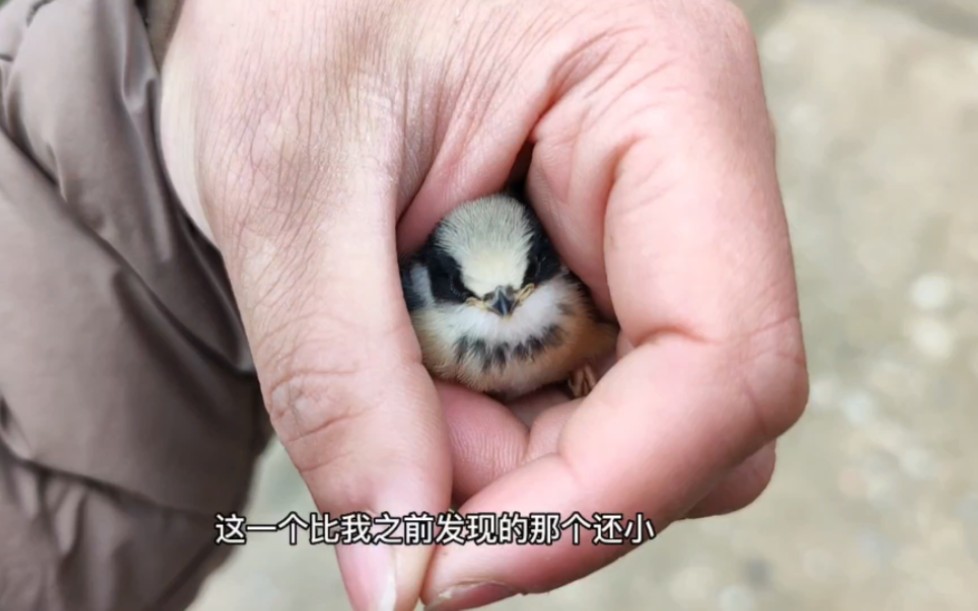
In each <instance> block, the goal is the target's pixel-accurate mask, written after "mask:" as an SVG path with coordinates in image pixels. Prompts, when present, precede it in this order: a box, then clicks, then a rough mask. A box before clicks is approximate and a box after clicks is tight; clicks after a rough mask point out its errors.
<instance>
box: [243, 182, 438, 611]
mask: <svg viewBox="0 0 978 611" xmlns="http://www.w3.org/2000/svg"><path fill="white" fill-rule="evenodd" d="M340 192H342V193H343V195H342V196H339V195H338V194H337V193H336V192H334V193H333V194H331V195H329V196H328V197H327V198H326V201H325V202H324V203H323V204H322V206H321V209H322V212H321V214H319V215H317V216H319V217H321V218H317V219H316V220H312V219H310V218H308V217H306V215H300V216H301V217H306V222H305V223H303V224H301V225H298V224H297V225H295V226H293V227H292V228H290V229H288V230H286V231H278V230H272V231H271V232H270V233H268V234H267V235H266V237H260V238H259V237H255V235H256V233H259V232H249V231H247V230H245V231H241V232H239V233H241V234H247V235H249V236H251V237H249V238H247V239H243V240H241V241H240V242H238V243H236V244H235V245H234V246H232V247H231V249H230V250H231V251H233V252H235V253H236V254H235V256H234V258H233V259H234V261H233V264H231V263H229V269H231V270H234V271H233V272H232V277H233V280H232V282H234V283H235V288H236V294H237V295H238V298H239V299H240V300H241V302H242V312H243V314H244V319H245V326H246V330H247V332H248V335H249V338H250V340H251V342H252V346H253V351H254V358H255V363H256V368H257V370H258V375H259V379H260V381H261V385H262V390H263V395H264V397H265V400H266V405H267V408H268V411H269V414H270V417H271V420H272V424H273V426H274V428H275V431H276V433H277V434H278V436H279V438H280V439H281V441H282V443H283V445H284V446H285V449H286V450H287V452H288V453H289V456H290V457H291V459H292V461H293V463H294V464H295V466H296V467H297V468H298V470H299V472H300V473H301V474H302V477H303V479H304V480H305V482H306V484H307V485H308V487H309V490H310V492H311V494H312V496H313V498H314V500H315V502H316V505H317V506H318V507H319V509H320V510H321V511H324V512H328V513H329V514H330V517H332V518H337V517H338V516H340V515H342V514H351V513H354V512H367V513H369V514H371V515H373V516H379V515H380V514H382V513H383V512H389V513H390V515H391V516H394V517H402V516H404V515H406V514H408V513H410V512H427V513H438V512H440V511H444V510H445V509H447V507H448V504H449V501H450V482H451V473H450V453H449V443H448V435H447V430H446V428H445V426H444V424H443V420H442V418H441V415H440V412H439V402H438V399H437V395H436V393H435V389H434V386H433V384H432V382H431V379H430V376H429V375H428V373H427V371H426V370H425V369H424V368H423V367H422V365H421V360H420V352H419V349H418V346H417V340H416V339H415V336H414V334H413V331H412V328H411V326H410V320H409V319H408V316H407V312H406V308H405V306H404V300H403V297H402V293H401V289H400V282H399V276H398V272H397V264H396V251H395V241H394V237H393V236H394V214H393V209H394V205H393V202H392V201H391V200H389V199H388V198H389V196H390V194H386V193H377V192H363V191H361V192H354V191H351V190H349V189H346V188H344V189H342V190H341V191H340ZM343 202H346V203H343ZM349 202H367V203H364V204H362V205H359V206H355V205H352V204H350V203H349ZM373 202H377V203H373ZM251 222H252V223H254V224H260V221H259V220H257V219H255V220H253V221H251ZM337 552H338V558H339V563H340V569H341V571H342V574H343V579H344V582H345V584H346V587H347V590H348V593H349V595H350V598H351V600H352V602H353V604H354V608H356V609H358V610H359V609H371V610H374V609H390V610H393V609H410V608H413V606H414V604H415V603H416V601H417V598H418V596H419V590H420V585H421V582H422V580H423V578H424V573H425V570H426V568H427V562H428V559H429V556H430V553H431V549H430V548H428V547H424V546H390V545H386V544H379V545H341V546H339V547H338V548H337ZM395 601H396V603H397V604H396V605H395Z"/></svg>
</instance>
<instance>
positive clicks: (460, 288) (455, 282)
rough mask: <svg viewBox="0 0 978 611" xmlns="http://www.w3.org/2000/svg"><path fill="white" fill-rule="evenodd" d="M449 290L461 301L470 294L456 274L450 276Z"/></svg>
mask: <svg viewBox="0 0 978 611" xmlns="http://www.w3.org/2000/svg"><path fill="white" fill-rule="evenodd" d="M451 289H452V293H454V294H455V296H456V297H458V298H459V300H463V299H465V298H466V297H468V296H470V295H471V292H470V291H469V290H468V289H467V288H465V285H464V284H463V283H462V276H461V275H458V274H454V275H452V278H451Z"/></svg>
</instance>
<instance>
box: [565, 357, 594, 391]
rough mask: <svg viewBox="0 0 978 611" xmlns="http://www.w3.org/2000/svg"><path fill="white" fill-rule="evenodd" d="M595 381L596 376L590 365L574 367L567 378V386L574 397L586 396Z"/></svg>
mask: <svg viewBox="0 0 978 611" xmlns="http://www.w3.org/2000/svg"><path fill="white" fill-rule="evenodd" d="M597 383H598V379H597V376H595V374H594V369H593V368H592V367H591V366H590V365H584V366H583V367H581V368H579V369H575V370H574V371H572V372H571V374H570V377H569V378H568V379H567V386H568V387H569V388H570V391H571V395H573V396H574V398H575V399H580V398H581V397H586V396H587V395H588V394H589V393H590V392H591V390H592V389H593V388H594V387H595V386H596V385H597Z"/></svg>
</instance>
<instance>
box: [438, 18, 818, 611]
mask: <svg viewBox="0 0 978 611" xmlns="http://www.w3.org/2000/svg"><path fill="white" fill-rule="evenodd" d="M718 23H719V25H718ZM718 23H707V24H705V25H702V24H701V25H702V27H703V28H704V30H706V31H705V32H699V33H698V34H699V39H701V40H709V41H711V46H710V47H709V48H707V46H705V44H704V46H702V47H697V48H695V49H693V51H694V52H693V53H688V54H686V55H685V56H684V58H681V59H679V58H677V59H674V60H673V63H672V64H670V67H669V68H666V69H664V70H663V71H660V72H658V73H656V74H653V75H649V74H647V71H648V69H647V66H648V65H650V64H651V65H655V61H654V60H653V61H651V62H650V61H647V60H648V59H649V58H648V57H645V56H644V54H643V51H642V50H639V51H637V52H635V53H633V54H632V55H631V61H629V62H628V63H627V64H624V65H616V66H615V70H614V73H613V74H608V73H601V71H600V70H598V71H597V73H596V74H594V75H592V76H593V78H594V79H595V80H596V81H598V82H601V83H602V85H601V87H603V89H600V88H599V89H598V91H600V96H602V99H597V98H598V95H599V94H598V93H595V91H596V90H595V89H594V88H593V87H588V86H586V85H585V86H580V87H578V88H577V89H576V90H572V91H570V92H568V93H567V94H566V95H565V96H564V97H563V98H562V99H561V101H559V102H558V103H557V104H556V105H555V107H554V108H553V109H552V110H551V111H550V113H549V114H548V115H547V116H546V117H545V118H544V120H543V121H542V123H541V125H540V127H539V129H538V132H537V133H538V142H537V145H536V151H535V156H534V164H533V166H531V174H530V180H531V183H530V188H531V193H534V191H535V195H537V196H541V197H542V199H544V200H546V201H548V202H549V205H548V206H544V210H543V214H544V215H545V216H547V217H548V218H545V219H544V222H545V223H547V224H548V226H549V227H550V228H554V227H557V230H558V231H559V230H560V226H559V224H558V223H556V222H555V219H554V216H555V215H561V214H562V215H565V216H564V217H563V222H564V223H565V224H566V223H568V222H570V221H568V218H570V219H573V218H574V217H575V215H576V216H577V217H579V218H582V219H584V218H587V216H588V214H587V210H594V209H597V208H600V207H601V206H602V205H603V201H604V198H606V200H607V202H608V203H607V209H606V213H605V215H604V232H603V236H604V237H603V244H602V248H601V251H602V253H603V257H604V262H605V267H606V276H607V285H606V286H607V295H608V297H609V298H610V301H611V304H612V305H613V307H614V311H615V314H616V316H617V318H618V321H619V323H620V325H621V328H622V332H623V333H624V334H625V336H626V338H627V339H628V341H629V342H630V343H631V344H633V345H634V346H635V349H634V350H633V351H631V352H630V353H629V354H628V355H626V356H625V357H624V358H623V359H622V360H621V361H619V363H618V364H617V365H616V366H615V367H614V368H613V369H612V370H611V371H610V372H609V373H608V374H607V375H606V376H605V378H604V379H602V380H601V382H600V383H599V384H598V385H597V387H596V388H595V389H594V391H593V392H592V394H591V395H590V396H588V397H587V399H586V400H585V401H584V402H583V403H582V405H581V408H580V409H579V410H578V412H577V413H575V414H574V416H573V417H571V418H570V419H569V421H568V422H567V425H566V427H565V428H564V430H563V433H562V435H561V438H560V441H559V444H558V451H557V452H556V453H554V454H551V455H549V456H545V457H543V458H541V459H539V460H537V461H534V462H532V463H530V464H527V465H525V466H524V467H522V468H520V469H518V470H516V471H513V472H511V473H509V474H507V475H506V476H504V477H502V478H500V479H499V480H497V481H496V482H494V483H493V484H491V485H490V486H488V487H487V488H485V489H484V490H482V491H481V492H479V493H478V494H476V495H475V496H474V497H472V498H471V499H470V500H469V501H468V502H467V503H466V504H465V505H463V507H462V508H461V511H462V512H463V513H470V512H471V513H493V514H499V513H501V512H504V511H505V512H520V513H521V514H523V515H528V514H531V513H536V514H540V513H544V512H553V513H558V514H560V515H561V516H562V519H566V518H567V517H568V516H570V515H571V514H572V513H573V512H580V513H581V514H582V515H583V516H585V517H591V516H592V515H593V514H594V513H604V514H606V513H614V514H621V515H622V516H623V517H626V518H627V517H628V516H635V515H637V514H639V513H641V514H643V515H644V516H645V517H647V518H651V519H652V522H653V523H654V525H655V527H656V529H657V530H658V531H661V529H662V528H664V527H665V526H666V525H667V524H668V523H670V522H671V521H673V520H675V519H677V518H679V517H681V516H682V515H683V514H685V512H686V511H687V510H688V509H689V508H691V507H692V506H693V505H695V504H696V502H697V501H698V500H700V499H701V498H702V497H703V496H704V495H706V494H707V493H708V492H709V490H710V489H711V488H712V486H713V485H715V484H716V483H717V482H718V481H719V480H720V479H721V478H722V477H723V476H724V475H725V474H726V473H727V472H728V471H729V470H730V469H732V468H733V467H734V466H735V465H737V464H739V463H740V462H741V461H743V460H744V459H746V458H747V457H748V456H750V455H751V454H753V453H754V452H756V451H757V450H759V449H760V448H761V447H762V446H763V445H764V444H765V443H766V442H767V441H768V440H770V439H772V438H774V437H776V436H778V435H779V434H780V433H782V432H783V431H784V430H785V429H786V428H787V427H788V426H790V425H791V424H792V423H793V422H794V421H795V420H796V419H797V418H798V417H799V416H800V414H801V410H802V408H803V406H804V403H805V398H806V396H807V374H806V371H805V364H804V351H803V347H802V341H801V333H800V325H799V317H798V306H797V299H796V292H795V283H794V274H793V266H792V257H791V251H790V245H789V240H788V233H787V227H786V223H785V219H784V214H783V210H782V206H781V200H780V193H779V188H778V183H777V177H776V172H775V164H774V151H773V148H774V146H773V138H772V135H771V133H770V129H769V123H768V118H767V113H766V110H765V104H764V99H763V92H762V88H761V86H760V79H759V69H758V68H757V60H756V55H755V54H754V49H753V39H752V37H751V36H750V32H749V29H746V28H745V26H743V25H742V24H740V22H736V23H735V25H733V26H731V25H730V22H728V21H724V20H720V21H719V22H718ZM658 33H659V34H661V32H658ZM718 41H719V43H721V44H717V42H718ZM684 51H689V49H687V48H684ZM745 65H746V66H748V67H747V68H746V69H745V68H744V66H745ZM592 85H593V83H592ZM581 90H584V91H587V92H588V95H587V96H582V97H576V96H577V95H578V93H577V92H579V91H581ZM604 96H606V97H607V100H613V104H609V105H607V106H602V108H603V109H604V110H605V111H604V112H602V113H594V112H591V111H592V110H593V107H592V106H593V105H595V104H597V105H600V103H601V102H602V101H607V100H604V99H603V97H604ZM595 117H597V118H595ZM569 134H570V136H569ZM653 170H654V171H653ZM571 183H573V184H572V185H571ZM601 185H608V187H607V188H605V189H602V188H601ZM566 193H577V194H581V193H583V194H588V196H587V197H580V196H579V199H578V201H576V202H571V201H568V198H565V197H562V196H561V194H566ZM548 220H549V223H548ZM581 234H582V235H586V234H587V231H586V230H585V231H581ZM558 241H559V240H558ZM576 250H577V252H587V250H588V249H587V248H581V249H576ZM572 257H573V252H572V253H571V256H570V257H569V262H570V264H571V265H572V267H573V266H574V261H573V259H572ZM598 288H599V289H600V288H602V287H598ZM563 534H564V536H562V537H561V539H560V541H559V542H557V543H556V544H554V545H552V546H537V547H517V546H516V545H502V546H478V547H476V546H464V547H460V546H451V547H444V548H441V549H439V550H438V551H437V552H436V556H435V560H434V562H433V565H432V567H431V571H430V573H429V578H428V581H427V583H426V586H425V595H426V600H432V599H434V600H437V601H438V602H439V603H441V605H442V606H440V607H439V608H441V609H453V608H465V607H464V606H460V605H468V604H470V603H471V604H475V603H478V604H485V603H486V602H488V601H489V598H487V597H490V598H499V596H501V595H503V594H505V593H507V592H510V593H512V592H536V591H545V590H549V589H552V588H554V587H557V586H560V585H562V584H565V583H568V582H569V581H572V580H574V579H577V578H579V577H581V576H583V575H586V574H588V573H590V572H592V571H593V570H595V569H597V568H599V567H600V566H602V565H603V564H605V563H607V562H610V561H611V560H613V559H614V558H616V557H617V556H619V555H621V554H623V553H624V552H625V551H626V549H628V547H627V546H595V545H590V544H589V541H590V539H589V537H585V541H583V543H582V544H581V545H573V543H572V541H571V540H570V538H569V537H568V536H567V535H568V533H567V532H564V533H563ZM475 584H491V585H488V586H485V587H484V588H482V589H472V588H471V586H473V585H475ZM500 584H502V585H500Z"/></svg>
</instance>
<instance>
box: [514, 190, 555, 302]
mask: <svg viewBox="0 0 978 611" xmlns="http://www.w3.org/2000/svg"><path fill="white" fill-rule="evenodd" d="M524 210H525V212H526V217H527V221H528V222H529V225H530V249H529V252H528V253H527V265H526V273H525V274H524V275H523V284H524V285H527V284H536V285H539V284H542V283H544V282H546V281H547V280H550V279H552V278H553V277H554V276H556V275H557V274H558V273H560V268H561V263H560V258H559V257H558V256H557V251H556V249H554V246H553V243H551V241H550V238H549V237H547V234H546V232H545V231H544V229H543V224H542V223H541V222H540V219H539V218H538V217H537V215H536V214H535V213H534V212H533V209H532V208H530V207H529V206H527V205H525V204H524Z"/></svg>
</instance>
